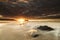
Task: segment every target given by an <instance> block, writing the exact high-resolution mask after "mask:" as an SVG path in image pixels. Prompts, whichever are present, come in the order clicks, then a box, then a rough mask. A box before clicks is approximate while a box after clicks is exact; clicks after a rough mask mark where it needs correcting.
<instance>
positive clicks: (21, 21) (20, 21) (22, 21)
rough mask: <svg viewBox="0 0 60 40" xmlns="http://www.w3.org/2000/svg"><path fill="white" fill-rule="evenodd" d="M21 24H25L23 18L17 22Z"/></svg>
mask: <svg viewBox="0 0 60 40" xmlns="http://www.w3.org/2000/svg"><path fill="white" fill-rule="evenodd" d="M17 21H18V22H19V23H20V24H23V23H25V19H23V18H21V19H18V20H17Z"/></svg>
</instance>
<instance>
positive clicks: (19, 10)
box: [0, 0, 60, 18]
mask: <svg viewBox="0 0 60 40" xmlns="http://www.w3.org/2000/svg"><path fill="white" fill-rule="evenodd" d="M15 1H16V0H15ZM15 1H11V3H8V2H4V3H3V2H0V14H2V15H4V16H9V17H11V16H13V17H15V16H21V15H24V16H28V17H29V16H40V17H55V18H58V17H59V18H60V0H32V1H31V0H29V1H28V3H25V2H15ZM13 2H15V3H16V4H13ZM52 14H53V16H48V15H52ZM58 14H59V15H58ZM54 15H55V16H54Z"/></svg>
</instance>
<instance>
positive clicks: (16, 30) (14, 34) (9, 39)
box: [0, 21, 60, 40]
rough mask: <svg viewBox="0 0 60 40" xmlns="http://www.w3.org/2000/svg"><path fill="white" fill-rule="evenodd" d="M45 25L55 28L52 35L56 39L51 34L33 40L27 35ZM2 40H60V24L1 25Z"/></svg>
mask: <svg viewBox="0 0 60 40" xmlns="http://www.w3.org/2000/svg"><path fill="white" fill-rule="evenodd" d="M44 25H47V26H49V27H51V28H54V29H55V31H54V32H51V33H52V34H54V35H55V36H56V37H55V36H53V35H51V34H50V32H49V34H46V35H43V33H41V36H40V37H37V38H32V37H31V36H30V34H29V35H28V34H26V32H27V31H29V30H31V29H34V28H37V27H39V26H44ZM33 32H34V31H33ZM39 32H40V31H39ZM39 32H36V33H39ZM45 37H46V39H45ZM0 40H60V22H55V21H54V22H51V21H28V22H26V23H23V24H20V23H17V22H10V23H3V24H1V23H0Z"/></svg>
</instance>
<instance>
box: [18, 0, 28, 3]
mask: <svg viewBox="0 0 60 40" xmlns="http://www.w3.org/2000/svg"><path fill="white" fill-rule="evenodd" d="M18 2H24V3H28V2H29V1H28V0H18Z"/></svg>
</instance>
